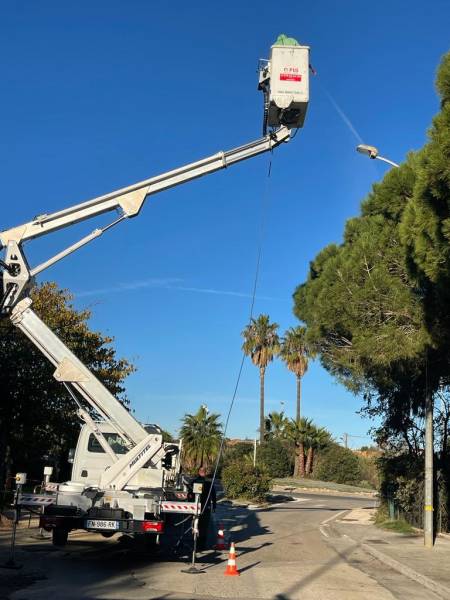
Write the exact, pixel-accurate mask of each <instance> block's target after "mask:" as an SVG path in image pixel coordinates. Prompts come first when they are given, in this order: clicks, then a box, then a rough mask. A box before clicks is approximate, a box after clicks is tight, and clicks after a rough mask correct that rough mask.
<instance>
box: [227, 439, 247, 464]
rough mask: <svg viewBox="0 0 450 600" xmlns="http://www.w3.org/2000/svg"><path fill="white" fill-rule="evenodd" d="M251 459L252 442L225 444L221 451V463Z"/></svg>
mask: <svg viewBox="0 0 450 600" xmlns="http://www.w3.org/2000/svg"><path fill="white" fill-rule="evenodd" d="M250 458H252V459H253V442H251V443H245V442H239V443H238V444H233V445H232V446H227V447H226V449H225V452H224V453H223V464H224V465H228V464H230V463H232V462H238V461H244V460H248V459H250Z"/></svg>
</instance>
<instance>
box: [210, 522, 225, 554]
mask: <svg viewBox="0 0 450 600" xmlns="http://www.w3.org/2000/svg"><path fill="white" fill-rule="evenodd" d="M213 548H214V550H226V549H227V545H226V543H225V532H224V528H223V524H222V523H219V529H218V530H217V543H216V545H215V546H213Z"/></svg>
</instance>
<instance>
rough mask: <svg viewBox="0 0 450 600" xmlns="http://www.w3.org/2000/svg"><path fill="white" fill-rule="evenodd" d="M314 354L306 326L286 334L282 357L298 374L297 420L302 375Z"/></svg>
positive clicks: (295, 328)
mask: <svg viewBox="0 0 450 600" xmlns="http://www.w3.org/2000/svg"><path fill="white" fill-rule="evenodd" d="M311 355H312V353H311V350H310V348H309V347H308V344H307V343H306V327H300V326H299V327H291V328H290V329H288V330H287V331H286V333H285V334H284V337H283V340H282V344H281V350H280V357H281V359H282V360H283V361H284V362H285V363H286V366H287V368H288V369H289V371H292V373H295V375H296V376H297V410H296V417H295V418H296V420H297V421H298V420H299V419H300V399H301V394H302V392H301V385H302V377H303V375H304V374H305V373H306V371H307V369H308V357H310V356H311Z"/></svg>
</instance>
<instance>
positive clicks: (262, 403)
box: [259, 368, 265, 444]
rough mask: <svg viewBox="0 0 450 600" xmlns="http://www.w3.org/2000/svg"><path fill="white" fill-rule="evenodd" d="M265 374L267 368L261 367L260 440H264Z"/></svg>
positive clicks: (261, 441)
mask: <svg viewBox="0 0 450 600" xmlns="http://www.w3.org/2000/svg"><path fill="white" fill-rule="evenodd" d="M264 374H265V368H260V369H259V441H260V443H261V444H262V443H263V442H264V430H265V427H264Z"/></svg>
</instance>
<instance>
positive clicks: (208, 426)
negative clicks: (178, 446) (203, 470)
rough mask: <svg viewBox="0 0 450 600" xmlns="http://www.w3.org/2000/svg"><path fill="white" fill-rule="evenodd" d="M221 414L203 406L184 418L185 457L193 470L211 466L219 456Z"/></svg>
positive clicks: (188, 465) (182, 431) (181, 434)
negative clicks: (210, 411)
mask: <svg viewBox="0 0 450 600" xmlns="http://www.w3.org/2000/svg"><path fill="white" fill-rule="evenodd" d="M219 417H220V415H218V414H214V413H209V412H208V409H207V408H206V407H205V406H201V407H200V408H199V410H198V411H197V412H196V413H195V414H194V415H190V414H186V415H184V417H183V420H182V426H181V429H180V437H181V438H182V439H183V457H184V463H185V466H186V467H187V468H188V469H190V470H193V471H197V469H198V468H199V467H201V466H204V467H207V468H209V467H211V465H212V463H213V462H214V460H215V459H216V458H217V455H218V452H219V448H220V441H221V438H222V426H221V424H220V423H219Z"/></svg>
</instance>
